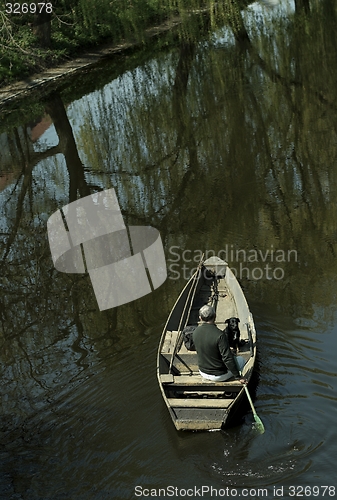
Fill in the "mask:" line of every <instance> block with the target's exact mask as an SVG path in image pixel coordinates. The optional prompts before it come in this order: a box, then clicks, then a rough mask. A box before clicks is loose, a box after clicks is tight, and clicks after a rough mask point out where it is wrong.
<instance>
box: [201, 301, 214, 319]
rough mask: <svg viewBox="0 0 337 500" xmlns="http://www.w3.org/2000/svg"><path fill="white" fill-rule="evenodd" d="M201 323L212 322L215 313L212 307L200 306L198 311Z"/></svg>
mask: <svg viewBox="0 0 337 500" xmlns="http://www.w3.org/2000/svg"><path fill="white" fill-rule="evenodd" d="M199 316H200V318H201V320H202V321H212V320H213V319H214V318H215V311H214V309H213V307H212V306H207V305H206V306H202V307H201V308H200V310H199Z"/></svg>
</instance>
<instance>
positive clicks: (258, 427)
mask: <svg viewBox="0 0 337 500" xmlns="http://www.w3.org/2000/svg"><path fill="white" fill-rule="evenodd" d="M234 359H235V363H236V366H237V367H238V369H239V366H238V363H237V361H236V357H235V356H234ZM239 373H240V375H241V376H242V373H241V371H240V370H239ZM244 388H245V391H246V394H247V398H248V401H249V403H250V406H251V408H252V411H253V416H254V420H255V424H254V428H255V429H256V430H257V431H259V432H260V433H261V434H263V433H264V425H263V423H262V420H261V419H260V417H259V416H258V414H257V413H256V410H255V408H254V405H253V401H252V398H251V397H250V394H249V391H248V387H247V385H246V384H245V385H244Z"/></svg>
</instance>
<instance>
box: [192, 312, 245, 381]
mask: <svg viewBox="0 0 337 500" xmlns="http://www.w3.org/2000/svg"><path fill="white" fill-rule="evenodd" d="M199 318H200V321H201V324H200V325H199V326H197V328H196V329H195V330H194V332H193V341H194V345H195V347H196V350H197V355H198V366H199V372H200V375H201V376H202V377H204V378H206V379H208V380H213V381H214V382H225V381H226V380H229V379H231V378H235V379H237V380H238V381H240V382H241V384H246V383H247V381H246V379H245V378H243V377H242V376H241V375H240V372H239V370H240V371H241V370H242V368H243V366H244V364H245V360H244V358H243V357H242V356H235V357H234V355H233V354H232V352H231V350H230V347H229V344H228V340H227V336H226V334H225V333H224V332H223V331H221V330H220V329H219V328H218V327H217V326H216V325H215V310H214V309H213V307H211V306H208V305H205V306H202V307H201V309H200V310H199Z"/></svg>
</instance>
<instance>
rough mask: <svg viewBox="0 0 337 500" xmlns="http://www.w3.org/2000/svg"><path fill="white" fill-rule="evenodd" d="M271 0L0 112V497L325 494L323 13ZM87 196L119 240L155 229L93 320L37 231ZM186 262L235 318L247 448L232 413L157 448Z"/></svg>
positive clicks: (316, 6) (331, 338) (330, 162)
mask: <svg viewBox="0 0 337 500" xmlns="http://www.w3.org/2000/svg"><path fill="white" fill-rule="evenodd" d="M281 5H282V7H283V8H281V9H279V10H272V11H268V10H263V9H260V8H257V7H255V8H253V7H250V8H249V9H246V10H245V11H242V12H241V13H240V11H239V10H238V11H235V12H234V11H233V12H232V13H231V14H230V15H227V17H226V16H225V15H224V17H223V18H222V21H221V19H220V20H219V19H217V21H215V20H214V19H213V20H209V19H208V20H207V19H206V18H204V20H203V23H204V24H203V31H200V32H198V33H194V36H192V35H191V32H188V30H186V32H185V31H183V30H182V32H181V33H180V34H179V36H178V38H176V39H175V40H173V39H172V40H170V43H169V44H168V45H166V44H165V43H162V48H161V49H158V48H154V49H152V50H150V49H149V48H147V49H145V50H144V51H140V52H137V53H130V54H127V55H125V56H121V57H120V58H119V59H118V60H117V61H111V62H106V63H104V64H102V65H99V66H97V67H96V68H93V69H92V70H90V71H89V72H88V73H85V74H83V75H81V76H80V77H79V76H77V77H75V78H74V79H72V80H69V81H68V80H67V81H64V82H63V83H62V85H61V86H60V87H58V88H55V89H54V91H53V92H52V93H50V94H48V93H47V94H44V95H42V96H41V100H39V99H36V97H34V98H33V96H32V97H31V99H30V100H29V101H28V102H19V103H18V104H17V105H16V107H15V106H14V107H12V109H9V108H7V109H6V110H3V114H2V118H3V120H2V124H1V135H0V146H1V150H0V155H1V163H0V165H1V177H0V189H1V192H0V206H1V219H0V232H1V255H2V257H1V263H0V265H1V297H0V320H1V322H0V345H1V348H0V360H1V365H0V370H1V415H0V423H1V428H0V432H1V434H0V436H1V448H0V462H1V466H0V467H1V471H0V498H1V499H4V500H11V499H25V500H26V499H27V500H45V499H46V500H47V499H48V500H49V499H51V500H59V499H67V500H72V499H74V500H75V499H81V500H103V499H110V498H118V499H119V498H120V499H124V498H125V499H129V498H137V496H136V494H138V495H139V498H144V495H145V494H146V493H148V494H149V495H151V497H157V498H166V497H171V498H183V497H185V498H187V497H188V498H200V497H201V495H203V497H204V498H216V493H217V494H218V498H220V496H222V497H227V498H234V497H235V495H237V496H241V497H242V496H244V497H246V498H267V497H268V498H291V497H293V496H295V494H296V495H297V497H306V498H311V497H316V498H323V497H324V498H330V497H332V496H335V489H334V488H335V486H336V479H335V477H336V474H335V466H334V457H336V453H337V445H336V443H337V431H336V416H337V407H336V402H337V396H336V375H337V371H336V362H335V358H336V349H337V340H336V338H337V307H336V281H337V280H336V271H337V265H336V250H337V248H336V243H337V212H336V208H337V203H336V192H337V169H336V160H337V119H336V117H337V90H336V89H337V65H336V55H337V45H336V25H337V5H336V3H335V0H322V1H318V0H317V1H311V2H305V1H303V2H299V1H298V2H297V3H296V10H294V6H293V5H292V4H291V3H289V5H288V4H287V2H281ZM308 5H309V6H310V9H309V10H308V9H307V6H308ZM287 6H288V7H287ZM226 20H227V21H226ZM226 22H227V24H226ZM216 23H217V24H216ZM206 28H207V29H206ZM207 33H208V34H207ZM27 107H28V111H27ZM108 188H115V190H116V193H117V196H118V200H119V203H120V206H121V208H122V212H123V217H124V220H125V223H126V224H127V225H132V224H133V225H151V226H153V227H155V228H157V229H159V231H160V233H161V237H162V240H163V243H164V248H165V255H166V259H167V265H168V272H169V278H168V279H167V280H166V282H165V283H164V284H163V285H162V286H161V287H160V288H159V289H158V290H156V291H155V292H153V293H152V294H150V295H147V296H145V297H143V298H141V299H139V300H137V301H134V302H131V303H129V304H125V305H123V306H120V307H118V308H115V309H111V310H108V311H103V312H99V310H98V307H97V303H96V300H95V296H94V294H93V291H92V288H91V283H90V280H89V277H88V276H87V275H83V276H82V275H67V274H62V273H59V272H57V271H56V270H55V269H54V267H53V264H52V260H51V256H50V251H49V246H48V241H47V231H46V222H47V219H48V218H49V216H50V215H51V214H52V213H53V212H54V211H55V210H57V209H58V208H60V207H62V206H63V205H66V204H67V203H69V202H70V201H74V200H76V199H77V198H80V197H84V196H87V195H89V194H91V193H94V192H97V191H100V190H102V189H108ZM205 250H208V251H211V250H213V252H214V253H216V254H219V255H220V256H221V257H224V258H226V259H227V261H228V262H229V264H230V265H231V267H232V268H234V269H235V271H236V272H237V275H238V277H239V279H240V281H241V283H242V286H243V287H244V291H245V293H246V296H247V299H248V302H249V304H250V307H251V310H252V312H253V314H254V317H255V321H256V327H257V332H258V339H259V342H258V348H259V365H258V367H257V373H256V378H257V384H256V390H254V388H253V392H254V397H255V399H254V400H255V405H256V409H257V413H258V415H259V416H260V418H261V419H262V420H263V422H264V424H265V427H266V432H265V434H263V435H257V434H255V432H254V431H253V430H252V427H251V425H252V422H253V417H252V414H251V411H250V410H249V408H247V410H246V411H245V412H244V414H243V417H242V421H241V422H239V423H238V425H237V426H236V427H233V428H230V429H227V430H224V431H219V432H206V433H188V432H186V433H178V432H176V431H175V429H174V427H173V424H172V423H171V421H170V418H169V415H168V412H167V410H166V407H165V406H164V403H163V401H162V400H161V396H160V393H159V388H158V385H157V381H156V350H157V346H158V342H159V338H160V334H161V330H162V328H163V325H164V322H165V319H166V317H167V315H168V313H169V311H170V309H171V307H172V306H173V304H174V301H175V299H176V297H177V295H178V293H179V291H180V290H181V288H182V286H183V285H184V283H185V282H186V278H187V277H188V276H189V274H190V272H191V270H192V268H193V267H195V266H196V261H198V258H199V257H200V254H201V252H202V251H205ZM137 486H138V489H135V488H136V487H137ZM305 486H307V489H306V490H304V489H303V490H302V489H301V487H305ZM202 487H204V489H203V490H202ZM211 487H213V491H211V490H210V488H211ZM292 487H293V488H292ZM327 487H329V488H327ZM141 488H144V490H141ZM145 488H147V489H148V491H146V490H145ZM174 488H177V490H174ZM194 488H195V489H194ZM207 488H209V491H208V492H207ZM226 488H228V490H226ZM275 488H276V489H275ZM282 488H283V491H282ZM263 489H265V490H263ZM159 490H161V491H159ZM141 491H142V492H143V493H144V495H143V496H142V497H141V496H140V495H141ZM267 495H268V496H267Z"/></svg>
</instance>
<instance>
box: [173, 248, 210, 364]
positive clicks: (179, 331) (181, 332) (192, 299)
mask: <svg viewBox="0 0 337 500" xmlns="http://www.w3.org/2000/svg"><path fill="white" fill-rule="evenodd" d="M203 261H204V254H202V257H201V261H200V262H199V264H198V267H197V270H196V271H195V273H194V275H193V277H192V278H194V281H193V283H192V285H191V288H190V290H189V292H188V296H187V299H186V302H185V305H184V310H183V312H182V315H181V317H180V321H179V326H178V334H177V339H176V343H175V345H174V349H173V353H172V358H171V361H170V367H169V374H170V373H171V371H172V365H173V361H174V358H175V357H176V355H177V352H178V346H179V342H180V339H181V337H182V334H183V329H184V328H185V326H186V324H187V321H188V318H189V316H190V313H191V309H192V304H193V301H194V297H195V292H196V290H197V287H198V281H199V271H200V268H201V266H202V264H203ZM192 290H193V295H192V298H191V300H190V295H191V293H192ZM187 304H189V310H188V313H187V315H186V320H185V325H184V327H183V328H181V327H182V323H183V319H184V315H185V311H186V307H187Z"/></svg>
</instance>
